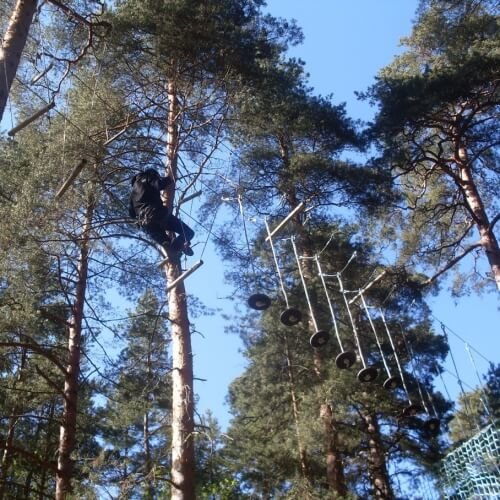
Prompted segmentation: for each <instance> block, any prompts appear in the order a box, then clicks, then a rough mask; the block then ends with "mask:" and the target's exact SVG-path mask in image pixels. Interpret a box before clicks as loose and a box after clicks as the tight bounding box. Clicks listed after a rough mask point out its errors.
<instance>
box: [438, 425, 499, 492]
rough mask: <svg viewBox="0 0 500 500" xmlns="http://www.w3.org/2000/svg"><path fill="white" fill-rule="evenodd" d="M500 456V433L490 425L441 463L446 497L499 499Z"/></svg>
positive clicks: (442, 483) (441, 475)
mask: <svg viewBox="0 0 500 500" xmlns="http://www.w3.org/2000/svg"><path fill="white" fill-rule="evenodd" d="M499 456H500V430H499V429H498V427H497V426H496V425H494V424H490V425H488V426H487V427H485V428H484V429H483V430H482V431H480V432H479V433H477V434H476V435H475V436H473V437H472V438H470V439H469V440H468V441H466V442H465V443H463V444H462V445H461V446H459V447H458V448H456V449H455V450H453V451H452V452H451V453H448V455H446V457H445V458H444V459H443V460H442V462H441V470H440V478H441V481H440V486H441V491H442V494H443V498H445V499H450V500H451V499H453V500H467V499H470V498H477V499H480V498H481V499H482V498H484V499H486V498H491V499H493V498H500V468H499V465H498V457H499Z"/></svg>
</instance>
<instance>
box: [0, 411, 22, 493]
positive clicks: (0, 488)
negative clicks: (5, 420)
mask: <svg viewBox="0 0 500 500" xmlns="http://www.w3.org/2000/svg"><path fill="white" fill-rule="evenodd" d="M18 420H19V419H18V418H17V417H11V418H10V419H9V428H8V430H7V436H6V438H5V448H4V450H3V455H2V462H1V468H0V500H3V498H4V495H5V487H6V486H7V478H8V474H9V468H10V464H11V462H12V445H13V444H14V433H15V430H16V425H17V421H18ZM7 495H8V494H7Z"/></svg>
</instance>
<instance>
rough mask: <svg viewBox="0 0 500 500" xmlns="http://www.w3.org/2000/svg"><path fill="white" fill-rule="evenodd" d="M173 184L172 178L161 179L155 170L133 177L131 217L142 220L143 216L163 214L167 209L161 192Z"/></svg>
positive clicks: (130, 204) (130, 205)
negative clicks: (156, 212)
mask: <svg viewBox="0 0 500 500" xmlns="http://www.w3.org/2000/svg"><path fill="white" fill-rule="evenodd" d="M170 184H172V179H171V178H170V177H161V176H160V174H159V173H158V172H157V171H156V170H154V169H152V168H151V169H148V170H145V171H144V172H142V173H140V174H137V175H134V177H132V193H131V194H130V203H129V215H130V217H133V218H141V216H142V215H143V214H151V213H154V212H155V211H159V212H163V211H164V209H165V207H164V206H163V201H162V199H161V195H160V191H163V190H164V189H166V188H167V186H169V185H170Z"/></svg>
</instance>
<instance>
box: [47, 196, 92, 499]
mask: <svg viewBox="0 0 500 500" xmlns="http://www.w3.org/2000/svg"><path fill="white" fill-rule="evenodd" d="M94 207H95V205H94V201H93V200H89V203H88V205H87V209H86V213H85V222H84V225H83V232H82V237H81V246H80V256H79V261H78V267H77V270H78V275H77V282H76V289H75V301H74V304H73V313H72V318H71V321H70V327H69V332H68V359H67V367H66V373H65V377H64V390H63V393H64V402H63V415H62V423H61V427H60V429H59V449H58V458H57V475H56V494H55V498H56V500H64V499H65V498H66V497H67V495H68V494H69V493H70V492H71V478H72V475H73V465H74V460H73V458H72V457H71V454H72V453H73V451H74V449H75V444H76V423H77V410H78V378H79V376H80V356H81V347H82V346H81V344H82V321H83V310H84V307H85V294H86V290H87V276H88V259H89V238H90V231H91V227H92V217H93V215H94Z"/></svg>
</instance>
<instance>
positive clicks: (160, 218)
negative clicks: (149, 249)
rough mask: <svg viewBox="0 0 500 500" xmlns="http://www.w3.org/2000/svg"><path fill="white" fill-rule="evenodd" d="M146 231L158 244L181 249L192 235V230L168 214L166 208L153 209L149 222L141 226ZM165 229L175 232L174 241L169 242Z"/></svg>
mask: <svg viewBox="0 0 500 500" xmlns="http://www.w3.org/2000/svg"><path fill="white" fill-rule="evenodd" d="M143 229H144V230H145V231H146V233H147V234H148V235H149V236H150V237H151V238H152V239H153V240H154V241H155V242H156V243H158V244H159V245H161V246H163V247H165V248H167V247H170V248H172V249H173V250H181V249H182V248H183V246H184V244H185V243H189V242H190V241H191V240H192V239H193V236H194V231H193V230H192V229H191V228H190V227H189V226H188V225H187V224H184V222H182V221H181V220H180V219H179V218H178V217H176V216H175V215H173V214H169V212H168V210H167V209H166V208H165V209H164V210H155V211H154V213H153V214H152V217H151V219H150V222H149V223H148V224H145V225H144V226H143ZM166 231H171V232H174V233H177V235H178V236H176V237H175V239H174V241H172V242H170V240H169V238H168V236H167V234H166Z"/></svg>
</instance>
